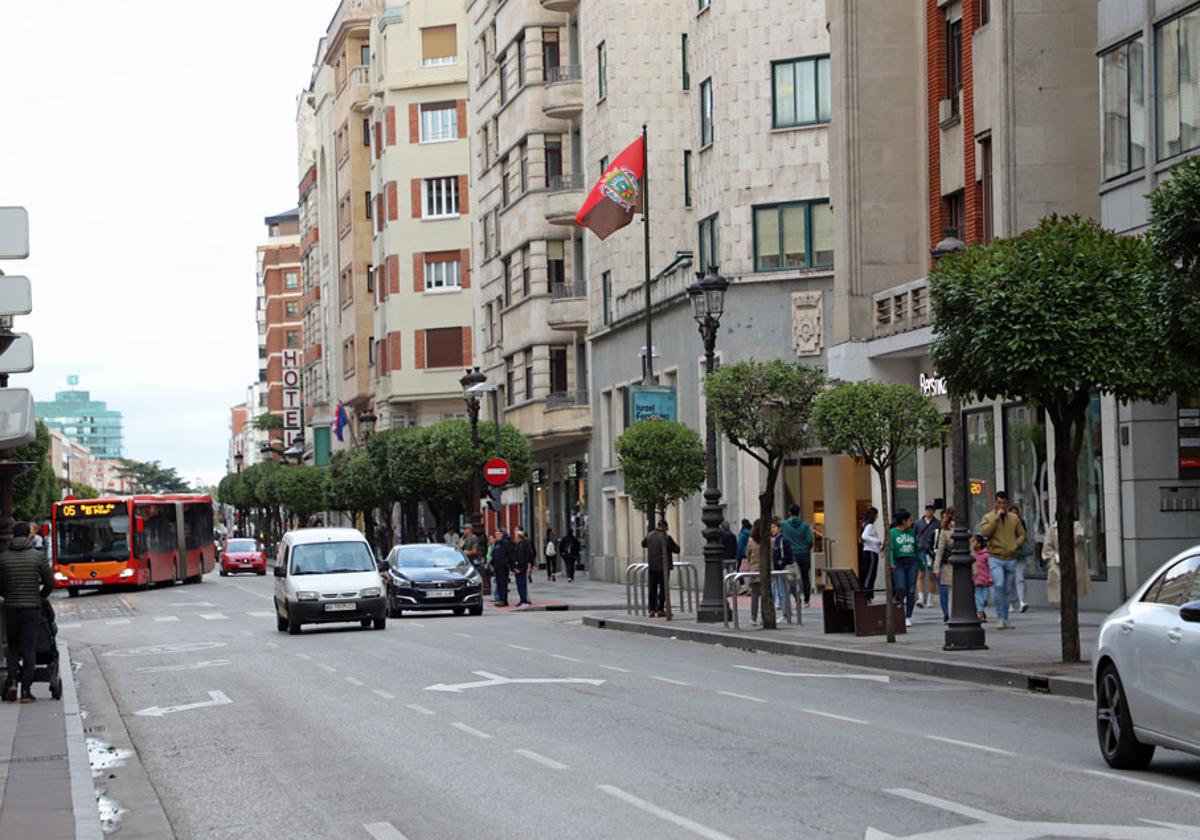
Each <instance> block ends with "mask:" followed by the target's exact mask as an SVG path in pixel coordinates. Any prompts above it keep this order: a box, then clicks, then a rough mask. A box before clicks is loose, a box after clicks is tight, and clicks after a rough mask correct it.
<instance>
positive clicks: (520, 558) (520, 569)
mask: <svg viewBox="0 0 1200 840" xmlns="http://www.w3.org/2000/svg"><path fill="white" fill-rule="evenodd" d="M536 567H537V551H536V550H535V549H534V547H533V541H532V540H530V539H529V535H528V534H526V533H525V532H524V531H523V530H521V529H520V528H518V529H517V544H516V549H515V550H514V551H513V566H512V569H513V579H514V580H515V581H516V582H517V597H518V598H520V600H519V601H518V602H517V606H518V607H527V606H529V574H530V572H532V571H533V570H534V569H535V568H536Z"/></svg>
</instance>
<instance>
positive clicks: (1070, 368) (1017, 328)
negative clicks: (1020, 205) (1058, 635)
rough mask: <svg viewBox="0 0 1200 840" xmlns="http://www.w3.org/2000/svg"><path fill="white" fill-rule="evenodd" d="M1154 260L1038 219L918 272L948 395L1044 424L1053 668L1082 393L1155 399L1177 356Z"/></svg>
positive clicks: (1166, 387) (1073, 587)
mask: <svg viewBox="0 0 1200 840" xmlns="http://www.w3.org/2000/svg"><path fill="white" fill-rule="evenodd" d="M1156 263H1157V260H1156V259H1155V258H1154V256H1153V255H1152V253H1151V251H1150V248H1149V246H1148V245H1147V244H1146V243H1144V242H1143V241H1141V240H1137V239H1133V238H1131V237H1127V236H1120V235H1118V234H1115V233H1113V232H1111V231H1108V230H1105V229H1104V228H1102V227H1100V225H1098V224H1096V223H1095V222H1093V221H1090V220H1084V219H1080V218H1079V217H1077V216H1072V217H1059V216H1049V217H1047V218H1045V219H1043V220H1042V222H1041V224H1039V225H1038V226H1037V227H1036V228H1033V229H1032V230H1029V231H1026V232H1025V233H1022V234H1021V235H1019V236H1016V237H1014V238H1012V239H1002V240H996V241H994V242H991V243H989V244H987V245H975V246H972V247H969V248H967V249H966V250H965V251H964V252H962V253H960V254H957V255H954V256H950V257H945V258H943V259H942V260H941V261H940V262H938V264H937V265H936V266H934V268H933V269H932V270H931V271H930V273H929V288H930V294H931V297H932V303H933V318H934V332H935V338H934V341H933V345H932V347H931V350H930V355H931V356H932V358H933V363H934V366H935V368H936V369H937V371H938V374H939V375H941V376H943V377H945V379H946V386H947V388H948V389H949V391H950V393H951V394H953V395H955V396H957V397H959V398H961V399H963V400H969V399H971V398H974V397H981V398H985V399H997V400H1000V399H1003V400H1028V401H1031V402H1034V403H1036V404H1038V405H1040V406H1041V407H1042V408H1044V409H1045V411H1046V414H1047V416H1048V417H1049V418H1050V420H1051V422H1052V423H1053V428H1054V480H1055V485H1056V489H1057V498H1056V500H1055V514H1056V517H1057V522H1058V545H1059V555H1060V558H1061V561H1060V572H1061V575H1062V604H1061V612H1062V658H1063V661H1064V662H1076V661H1078V660H1079V655H1080V650H1079V615H1078V590H1077V583H1076V577H1075V521H1076V519H1077V518H1078V515H1079V509H1078V508H1079V454H1080V451H1081V450H1082V448H1083V440H1084V433H1085V431H1086V429H1087V412H1088V406H1089V404H1090V402H1091V399H1092V396H1093V395H1095V394H1111V395H1113V396H1115V397H1116V398H1117V399H1118V400H1120V401H1121V402H1128V401H1137V400H1148V401H1151V402H1161V401H1162V400H1164V399H1166V398H1167V397H1168V396H1169V395H1170V394H1171V393H1172V392H1173V391H1174V390H1175V389H1176V388H1177V386H1178V385H1179V384H1180V381H1179V380H1180V373H1181V371H1180V365H1179V363H1178V359H1177V358H1175V357H1173V356H1172V353H1171V349H1170V347H1169V346H1168V344H1167V343H1166V342H1164V341H1163V340H1162V336H1163V334H1164V326H1163V321H1164V318H1165V317H1166V314H1165V313H1163V312H1162V310H1161V308H1160V306H1159V305H1158V301H1157V294H1158V291H1159V290H1158V289H1157V288H1156V287H1155V279H1154V278H1155V275H1156V274H1158V273H1159V272H1156V271H1155V270H1153V267H1154V265H1155V264H1156ZM960 443H961V441H960ZM965 513H966V512H965V511H960V515H965ZM967 524H968V526H970V525H972V524H973V523H967Z"/></svg>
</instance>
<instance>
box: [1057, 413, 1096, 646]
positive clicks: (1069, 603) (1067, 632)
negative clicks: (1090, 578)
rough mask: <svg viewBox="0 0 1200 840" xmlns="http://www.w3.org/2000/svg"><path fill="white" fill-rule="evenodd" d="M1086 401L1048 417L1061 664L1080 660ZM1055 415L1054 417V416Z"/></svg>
mask: <svg viewBox="0 0 1200 840" xmlns="http://www.w3.org/2000/svg"><path fill="white" fill-rule="evenodd" d="M1089 399H1090V398H1088V397H1087V395H1084V397H1076V399H1075V400H1073V401H1072V402H1071V404H1070V405H1069V406H1063V407H1061V409H1060V410H1058V411H1054V412H1051V413H1050V415H1051V416H1050V419H1051V422H1052V424H1053V427H1054V483H1055V487H1056V489H1057V498H1056V499H1055V503H1054V515H1055V519H1056V520H1057V522H1058V558H1059V561H1058V565H1059V569H1058V571H1059V580H1060V581H1061V583H1060V587H1061V590H1062V592H1061V595H1062V598H1061V602H1060V603H1059V610H1060V615H1061V616H1062V627H1061V643H1062V660H1063V662H1078V661H1079V660H1080V645H1079V581H1078V580H1077V579H1076V576H1075V520H1076V518H1077V517H1078V511H1079V451H1080V449H1081V448H1082V446H1083V431H1084V427H1085V426H1086V425H1087V414H1086V412H1087V405H1088V401H1089ZM1056 415H1057V416H1056Z"/></svg>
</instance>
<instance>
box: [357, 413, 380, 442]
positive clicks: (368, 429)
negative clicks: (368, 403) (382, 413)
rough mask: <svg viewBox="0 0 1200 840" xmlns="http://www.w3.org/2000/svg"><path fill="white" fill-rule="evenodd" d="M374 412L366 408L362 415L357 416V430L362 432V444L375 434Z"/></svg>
mask: <svg viewBox="0 0 1200 840" xmlns="http://www.w3.org/2000/svg"><path fill="white" fill-rule="evenodd" d="M376 419H377V418H376V417H375V412H374V410H373V409H370V408H368V409H367V410H366V411H364V412H363V413H362V414H360V415H358V429H359V431H360V432H362V436H363V443H366V442H367V441H369V440H370V439H371V435H373V434H375V421H376Z"/></svg>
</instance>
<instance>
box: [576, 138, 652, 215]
mask: <svg viewBox="0 0 1200 840" xmlns="http://www.w3.org/2000/svg"><path fill="white" fill-rule="evenodd" d="M645 177H646V146H645V138H643V137H639V138H638V139H637V140H634V141H633V142H632V143H630V144H629V145H628V146H626V147H625V151H623V152H621V154H619V155H617V157H616V160H614V161H613V162H612V164H611V165H610V166H609V167H608V169H605V170H604V174H603V175H601V176H600V180H599V181H597V182H596V186H594V187H592V191H591V192H590V193H589V194H588V197H587V201H585V202H584V203H583V207H581V208H579V213H578V215H576V216H575V224H577V225H579V226H580V227H585V228H589V229H590V230H591V231H592V233H594V234H596V235H597V236H599V237H600V238H601V239H607V238H608V236H609V234H611V233H613V232H614V231H617V230H620V229H621V228H623V227H625V225H627V224H629V223H630V222H631V221H633V214H634V213H641V212H642V198H643V189H644V186H645Z"/></svg>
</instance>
